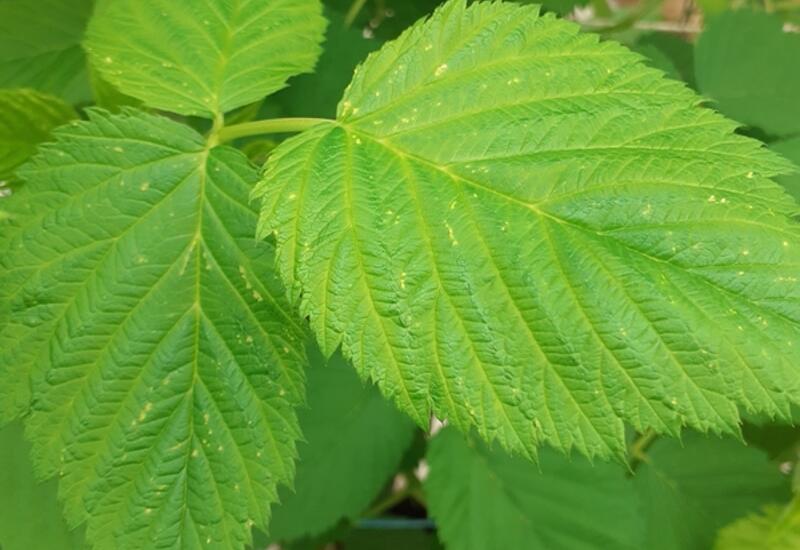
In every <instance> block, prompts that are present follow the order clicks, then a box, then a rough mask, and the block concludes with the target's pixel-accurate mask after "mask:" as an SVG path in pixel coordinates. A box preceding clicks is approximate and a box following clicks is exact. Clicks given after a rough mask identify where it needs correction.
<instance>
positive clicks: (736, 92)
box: [695, 10, 800, 135]
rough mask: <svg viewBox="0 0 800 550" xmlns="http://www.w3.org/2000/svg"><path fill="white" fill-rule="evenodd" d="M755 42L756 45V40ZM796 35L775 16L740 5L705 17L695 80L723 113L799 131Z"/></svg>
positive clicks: (774, 129) (799, 45) (799, 44)
mask: <svg viewBox="0 0 800 550" xmlns="http://www.w3.org/2000/svg"><path fill="white" fill-rule="evenodd" d="M755 45H757V46H755ZM798 57H800V36H798V35H797V34H796V33H787V32H783V22H782V21H781V19H780V17H778V16H776V15H770V14H766V13H759V12H753V11H749V10H740V11H736V12H725V13H723V14H721V15H719V16H717V17H713V18H711V19H710V21H709V22H708V24H707V25H706V30H705V31H704V32H703V33H702V34H701V35H700V38H699V40H698V42H697V46H696V52H695V71H696V76H697V84H698V87H699V89H700V91H701V92H702V93H703V95H705V96H707V97H709V98H711V99H712V100H713V101H714V104H715V105H716V106H717V107H718V108H719V110H720V111H722V112H723V113H724V114H725V115H727V116H730V117H731V118H734V119H736V120H738V121H740V122H743V123H744V124H748V125H751V126H757V127H759V128H761V129H762V130H764V131H766V132H767V133H770V134H777V135H785V134H790V133H796V132H798V131H800V102H798V101H797V98H798V97H800V71H798V70H797V59H798Z"/></svg>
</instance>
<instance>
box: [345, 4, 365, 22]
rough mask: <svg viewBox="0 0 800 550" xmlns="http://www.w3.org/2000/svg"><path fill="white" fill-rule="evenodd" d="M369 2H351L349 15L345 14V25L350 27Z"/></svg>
mask: <svg viewBox="0 0 800 550" xmlns="http://www.w3.org/2000/svg"><path fill="white" fill-rule="evenodd" d="M366 3H367V0H354V1H353V3H352V4H350V9H349V10H347V15H345V16H344V26H345V27H349V26H350V25H352V24H353V22H354V21H355V20H356V17H358V14H359V13H361V10H362V8H363V7H364V4H366Z"/></svg>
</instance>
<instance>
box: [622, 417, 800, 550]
mask: <svg viewBox="0 0 800 550" xmlns="http://www.w3.org/2000/svg"><path fill="white" fill-rule="evenodd" d="M635 483H636V488H637V492H638V494H639V499H640V502H641V506H642V512H643V519H644V522H645V524H646V526H647V539H646V541H645V543H644V544H643V545H642V548H648V549H652V550H706V549H708V548H711V546H712V545H713V542H714V537H715V536H716V533H717V530H718V529H720V528H721V527H722V526H724V525H725V524H727V523H729V522H731V521H733V520H734V519H736V518H739V517H742V516H744V515H746V514H749V513H753V512H755V511H757V510H758V509H759V508H760V507H761V506H763V505H764V504H767V503H771V502H781V501H785V499H786V497H787V496H788V483H787V481H786V479H785V478H784V477H783V476H782V475H781V473H780V472H779V471H778V467H777V465H775V464H774V463H772V462H770V461H769V459H768V458H767V455H766V454H765V453H764V452H763V451H760V450H758V449H754V448H751V447H746V446H745V445H743V444H742V443H741V442H739V441H736V440H734V439H730V438H725V439H718V438H711V437H705V436H703V435H700V434H697V433H689V434H686V436H685V437H684V438H683V443H681V442H679V441H677V440H666V439H665V440H659V441H656V442H655V443H654V444H653V446H652V447H651V448H650V449H649V450H648V452H647V460H646V462H645V463H644V464H642V465H641V467H640V468H639V469H638V470H637V474H636V478H635Z"/></svg>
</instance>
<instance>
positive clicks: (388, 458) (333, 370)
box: [269, 351, 415, 540]
mask: <svg viewBox="0 0 800 550" xmlns="http://www.w3.org/2000/svg"><path fill="white" fill-rule="evenodd" d="M311 357H312V362H313V363H312V366H311V368H310V369H309V371H308V382H307V385H308V408H306V409H301V410H300V411H299V412H298V417H299V419H300V430H301V432H302V434H303V437H304V439H305V442H302V443H300V444H299V445H298V452H299V460H298V462H297V473H296V475H295V483H294V490H293V491H291V490H289V489H287V488H281V490H280V491H279V493H278V495H279V501H280V503H281V504H280V505H278V506H275V507H273V512H272V521H271V522H270V526H269V534H270V537H271V538H273V539H275V540H292V539H296V538H300V537H305V536H313V535H317V534H319V533H322V532H323V531H325V530H326V529H328V528H330V527H332V526H333V525H335V524H336V522H337V521H339V520H340V519H344V518H349V519H355V518H357V517H358V514H359V513H360V512H362V511H363V510H364V509H365V508H366V507H367V506H368V505H369V503H370V502H371V501H372V500H373V498H374V497H375V495H376V494H377V493H378V491H379V490H380V489H381V487H382V486H383V485H384V484H385V483H386V481H387V479H389V478H390V477H391V474H392V473H393V472H394V471H395V470H396V468H397V465H398V464H399V463H400V460H401V458H402V456H403V453H404V451H405V450H406V448H407V447H408V445H409V444H410V442H411V438H412V435H413V433H414V430H415V425H414V423H413V422H412V421H411V420H410V419H409V418H408V417H407V416H405V415H404V414H403V413H401V412H400V411H398V410H397V409H396V408H395V407H394V406H393V405H392V404H391V403H390V402H388V401H386V400H385V399H384V398H383V397H382V396H381V394H380V392H379V391H378V390H377V388H375V387H374V386H372V385H365V383H364V382H362V381H361V380H359V378H358V376H357V375H356V373H355V371H354V370H353V368H352V367H351V366H350V365H348V364H347V363H346V362H345V361H344V359H342V357H341V355H338V354H337V355H334V357H333V358H332V359H331V360H330V361H329V362H328V364H327V365H326V364H325V360H324V359H323V358H322V357H321V356H320V354H319V352H318V351H315V352H314V353H313V354H311Z"/></svg>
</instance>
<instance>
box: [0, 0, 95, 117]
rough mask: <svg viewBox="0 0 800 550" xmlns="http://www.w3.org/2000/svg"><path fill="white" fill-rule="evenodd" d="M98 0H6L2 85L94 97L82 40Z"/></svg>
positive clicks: (0, 38) (0, 6)
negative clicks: (93, 6) (93, 0)
mask: <svg viewBox="0 0 800 550" xmlns="http://www.w3.org/2000/svg"><path fill="white" fill-rule="evenodd" d="M91 10H92V0H3V1H0V87H2V88H34V89H36V90H39V91H42V92H47V93H50V94H53V95H57V96H59V97H61V98H63V99H65V100H67V101H68V102H70V103H76V102H83V101H88V100H89V99H90V98H91V91H90V89H89V81H88V78H87V75H86V58H85V56H84V53H83V50H82V49H81V45H80V42H81V39H82V38H83V31H84V29H85V27H86V22H87V20H88V19H89V15H90V13H91Z"/></svg>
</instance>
